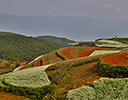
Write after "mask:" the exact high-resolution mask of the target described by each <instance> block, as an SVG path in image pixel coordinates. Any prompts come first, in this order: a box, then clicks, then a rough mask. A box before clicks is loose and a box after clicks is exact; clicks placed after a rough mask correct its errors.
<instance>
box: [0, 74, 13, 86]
mask: <svg viewBox="0 0 128 100" xmlns="http://www.w3.org/2000/svg"><path fill="white" fill-rule="evenodd" d="M11 74H12V72H10V73H6V74H2V75H0V88H2V87H8V86H6V85H5V84H3V80H4V79H5V78H6V77H7V76H9V75H11Z"/></svg>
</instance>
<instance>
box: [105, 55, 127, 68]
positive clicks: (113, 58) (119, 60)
mask: <svg viewBox="0 0 128 100" xmlns="http://www.w3.org/2000/svg"><path fill="white" fill-rule="evenodd" d="M103 60H104V62H105V63H109V64H112V65H122V66H127V65H128V53H126V54H117V55H110V56H107V57H106V58H104V59H103Z"/></svg>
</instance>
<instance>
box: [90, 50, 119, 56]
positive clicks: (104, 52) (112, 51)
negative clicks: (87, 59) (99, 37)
mask: <svg viewBox="0 0 128 100" xmlns="http://www.w3.org/2000/svg"><path fill="white" fill-rule="evenodd" d="M118 52H120V50H95V51H94V52H93V53H91V54H90V55H89V56H94V55H100V54H108V53H118Z"/></svg>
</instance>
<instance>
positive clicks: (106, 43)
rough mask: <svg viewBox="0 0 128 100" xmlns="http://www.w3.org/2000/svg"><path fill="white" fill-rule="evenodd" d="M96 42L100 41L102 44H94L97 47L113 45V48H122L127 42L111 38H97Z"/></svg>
mask: <svg viewBox="0 0 128 100" xmlns="http://www.w3.org/2000/svg"><path fill="white" fill-rule="evenodd" d="M97 42H100V43H102V44H95V45H96V46H98V47H115V48H124V47H128V45H127V44H124V43H121V42H118V41H113V40H105V39H103V40H97Z"/></svg>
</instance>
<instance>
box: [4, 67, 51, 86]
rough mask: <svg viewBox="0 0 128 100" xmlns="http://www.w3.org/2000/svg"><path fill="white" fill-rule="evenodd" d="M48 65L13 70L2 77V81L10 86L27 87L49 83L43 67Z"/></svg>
mask: <svg viewBox="0 0 128 100" xmlns="http://www.w3.org/2000/svg"><path fill="white" fill-rule="evenodd" d="M48 66H49V65H46V66H42V67H35V68H28V69H24V70H21V71H17V72H13V73H12V74H11V75H9V76H8V77H6V78H5V79H4V83H5V84H8V85H12V86H20V87H28V88H41V87H43V86H46V85H49V84H50V83H51V82H50V80H49V79H48V76H47V74H46V73H45V69H46V68H47V67H48Z"/></svg>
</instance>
